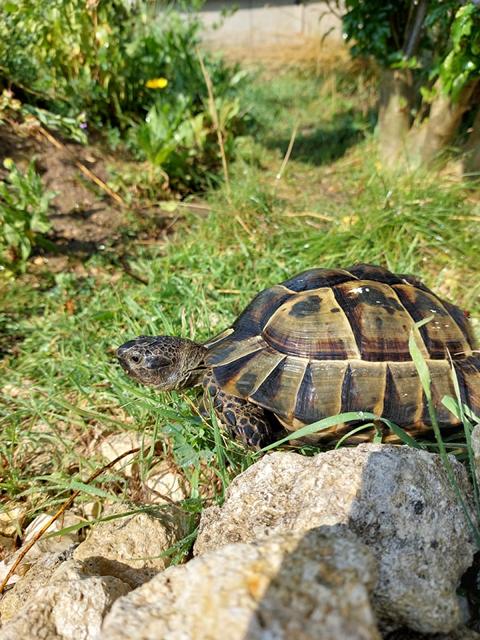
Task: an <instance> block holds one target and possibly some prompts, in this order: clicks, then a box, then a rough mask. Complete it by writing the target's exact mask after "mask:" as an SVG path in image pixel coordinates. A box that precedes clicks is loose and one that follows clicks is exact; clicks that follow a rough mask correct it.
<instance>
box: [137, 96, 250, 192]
mask: <svg viewBox="0 0 480 640" xmlns="http://www.w3.org/2000/svg"><path fill="white" fill-rule="evenodd" d="M216 109H217V113H218V118H219V127H220V130H221V132H222V139H223V144H224V149H225V153H226V157H227V158H231V157H232V156H233V149H234V132H235V128H236V126H235V125H236V124H238V114H239V111H240V105H239V102H238V100H237V99H221V98H219V99H218V100H217V101H216ZM237 128H238V127H237ZM134 135H135V138H134V140H135V143H136V146H137V147H138V148H139V149H140V151H141V152H142V153H143V155H144V156H145V157H146V159H147V160H148V161H149V162H150V163H151V164H152V165H154V166H157V167H161V168H162V169H163V170H164V171H165V172H166V174H167V175H168V176H169V178H170V183H171V184H172V186H173V187H174V188H176V189H178V190H184V189H185V188H187V189H192V190H194V189H198V188H199V187H203V188H205V187H206V186H208V185H210V186H212V185H215V184H216V183H218V172H217V170H218V168H219V166H220V149H219V146H218V141H217V136H216V134H215V129H214V125H213V123H212V117H211V114H210V112H209V111H208V109H202V110H201V111H198V112H196V113H195V111H194V109H193V105H192V104H191V101H189V100H187V99H186V98H185V96H183V95H182V94H180V96H179V98H178V100H177V102H176V103H175V104H172V103H169V102H157V103H156V104H155V105H153V106H152V107H151V109H150V110H149V112H148V114H147V117H146V119H145V123H144V124H142V125H140V126H139V127H137V128H136V129H135V130H134Z"/></svg>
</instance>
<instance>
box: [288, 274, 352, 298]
mask: <svg viewBox="0 0 480 640" xmlns="http://www.w3.org/2000/svg"><path fill="white" fill-rule="evenodd" d="M349 280H355V276H353V275H352V274H351V273H350V272H349V271H347V270H346V269H308V270H307V271H302V273H299V274H298V275H296V276H295V277H293V278H290V279H289V280H285V281H284V282H282V285H283V286H284V287H287V289H290V290H291V291H295V292H297V293H299V292H300V291H311V290H312V289H320V288H321V287H331V286H332V285H334V284H340V283H341V282H348V281H349Z"/></svg>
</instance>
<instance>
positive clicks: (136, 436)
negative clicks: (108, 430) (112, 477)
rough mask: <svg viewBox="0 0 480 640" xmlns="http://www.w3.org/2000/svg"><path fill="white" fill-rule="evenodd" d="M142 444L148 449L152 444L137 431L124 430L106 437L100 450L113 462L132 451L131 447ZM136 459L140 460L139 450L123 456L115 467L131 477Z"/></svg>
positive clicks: (107, 459) (108, 460) (134, 447)
mask: <svg viewBox="0 0 480 640" xmlns="http://www.w3.org/2000/svg"><path fill="white" fill-rule="evenodd" d="M142 446H143V447H144V449H146V450H147V449H148V447H149V446H150V441H149V440H146V439H145V438H143V436H142V435H141V434H140V433H138V432H137V431H123V432H122V433H113V434H111V435H109V436H107V437H106V438H104V439H103V440H102V441H101V442H100V446H99V447H98V450H99V452H100V454H101V455H102V456H103V457H104V458H105V460H106V461H107V462H112V460H115V458H117V457H118V456H121V455H122V454H124V453H126V452H127V451H130V449H136V448H137V447H142ZM135 459H137V460H138V452H137V453H132V454H131V455H128V456H125V458H122V460H120V461H119V462H118V463H117V464H116V466H115V468H116V469H117V470H118V471H121V472H122V473H124V474H125V475H126V476H127V477H129V476H131V475H132V473H133V467H134V464H135V462H134V461H135Z"/></svg>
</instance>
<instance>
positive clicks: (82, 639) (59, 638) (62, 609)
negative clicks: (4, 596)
mask: <svg viewBox="0 0 480 640" xmlns="http://www.w3.org/2000/svg"><path fill="white" fill-rule="evenodd" d="M129 591H130V587H129V586H128V585H127V584H125V583H124V582H122V581H121V580H119V579H118V578H115V577H112V576H98V575H92V574H91V573H90V572H89V571H88V567H87V568H86V567H85V566H84V565H83V563H81V562H75V561H73V560H67V561H66V562H64V563H62V564H61V565H60V566H59V567H58V568H57V569H56V570H55V571H54V572H53V574H52V575H51V577H50V579H49V581H48V583H47V585H46V586H44V587H41V588H40V589H38V590H37V591H36V593H35V595H34V597H33V598H31V599H29V600H28V601H27V603H26V604H25V605H24V606H23V607H22V608H21V609H20V610H19V611H18V613H17V615H15V616H14V617H12V618H11V619H10V620H9V621H8V622H7V623H6V624H5V625H4V626H3V627H2V629H1V630H0V640H19V639H20V638H41V639H42V640H94V639H96V638H98V634H99V632H100V626H101V624H102V620H103V618H104V616H105V614H106V613H107V611H108V610H109V609H110V607H111V606H112V604H113V602H114V601H115V600H116V599H117V598H118V597H119V596H122V595H125V594H126V593H128V592H129Z"/></svg>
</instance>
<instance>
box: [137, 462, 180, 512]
mask: <svg viewBox="0 0 480 640" xmlns="http://www.w3.org/2000/svg"><path fill="white" fill-rule="evenodd" d="M143 487H144V489H145V491H146V494H147V498H148V501H149V502H152V503H154V504H165V503H167V504H168V503H171V502H181V501H182V500H185V498H186V497H187V496H188V490H187V486H186V481H185V479H184V477H183V476H181V475H180V474H179V473H177V472H175V470H172V467H171V465H169V464H168V463H167V462H160V463H159V464H156V465H155V466H154V467H152V469H151V470H150V472H149V474H148V476H147V479H146V480H145V482H144V484H143Z"/></svg>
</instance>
